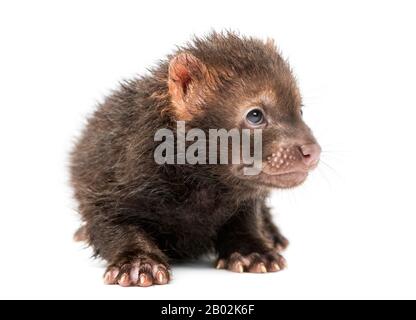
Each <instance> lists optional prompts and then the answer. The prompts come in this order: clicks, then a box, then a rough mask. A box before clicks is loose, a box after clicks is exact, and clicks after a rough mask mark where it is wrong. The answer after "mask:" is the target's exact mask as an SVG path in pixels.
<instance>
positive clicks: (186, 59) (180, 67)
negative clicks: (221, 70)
mask: <svg viewBox="0 0 416 320" xmlns="http://www.w3.org/2000/svg"><path fill="white" fill-rule="evenodd" d="M208 77H209V74H208V69H207V67H206V66H205V64H204V63H202V62H201V61H200V60H199V59H198V58H197V57H195V56H194V55H192V54H190V53H186V52H184V53H180V54H178V55H177V56H175V57H173V58H172V59H171V60H170V62H169V78H168V85H169V94H170V96H171V100H172V105H173V108H174V113H175V114H176V116H177V118H178V119H177V120H190V119H192V117H193V115H194V114H195V113H196V112H198V102H199V101H201V99H202V98H203V97H202V95H203V92H204V86H207V80H208Z"/></svg>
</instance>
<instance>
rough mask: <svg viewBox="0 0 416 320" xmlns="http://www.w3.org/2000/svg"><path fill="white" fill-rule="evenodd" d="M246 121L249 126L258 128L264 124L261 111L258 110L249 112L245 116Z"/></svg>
mask: <svg viewBox="0 0 416 320" xmlns="http://www.w3.org/2000/svg"><path fill="white" fill-rule="evenodd" d="M246 120H247V122H248V123H249V124H251V125H255V126H258V125H260V124H262V123H264V115H263V111H262V110H260V109H253V110H250V111H249V112H248V113H247V115H246Z"/></svg>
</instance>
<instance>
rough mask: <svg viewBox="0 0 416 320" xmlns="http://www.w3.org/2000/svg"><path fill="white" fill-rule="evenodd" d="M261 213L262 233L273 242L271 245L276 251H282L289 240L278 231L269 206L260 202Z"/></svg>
mask: <svg viewBox="0 0 416 320" xmlns="http://www.w3.org/2000/svg"><path fill="white" fill-rule="evenodd" d="M261 211H262V215H263V228H262V229H263V233H264V235H265V236H266V238H268V239H270V241H271V242H272V244H273V247H274V248H275V249H276V250H277V252H282V251H284V250H285V249H286V248H287V247H288V245H289V240H287V239H286V238H285V237H284V236H283V235H282V234H281V232H280V230H279V228H278V227H277V226H276V225H275V224H274V222H273V218H272V215H271V213H270V208H268V207H267V206H266V204H264V203H263V204H262V208H261Z"/></svg>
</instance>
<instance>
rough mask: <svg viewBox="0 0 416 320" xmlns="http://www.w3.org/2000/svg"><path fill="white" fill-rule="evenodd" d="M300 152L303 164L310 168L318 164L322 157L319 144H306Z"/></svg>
mask: <svg viewBox="0 0 416 320" xmlns="http://www.w3.org/2000/svg"><path fill="white" fill-rule="evenodd" d="M300 151H301V153H302V155H303V159H302V160H303V163H304V164H306V165H307V166H308V167H312V166H315V165H317V164H318V162H319V158H320V156H321V147H320V146H319V144H317V143H312V144H305V145H303V146H301V147H300Z"/></svg>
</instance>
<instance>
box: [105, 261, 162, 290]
mask: <svg viewBox="0 0 416 320" xmlns="http://www.w3.org/2000/svg"><path fill="white" fill-rule="evenodd" d="M169 279H170V272H169V267H168V266H167V265H165V264H163V263H160V262H157V261H154V260H152V259H149V258H140V259H137V260H134V261H132V262H129V263H120V264H115V265H111V266H109V267H108V268H107V271H106V272H105V274H104V282H105V283H106V284H118V285H120V286H122V287H129V286H139V287H149V286H151V285H154V284H167V283H168V282H169Z"/></svg>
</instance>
